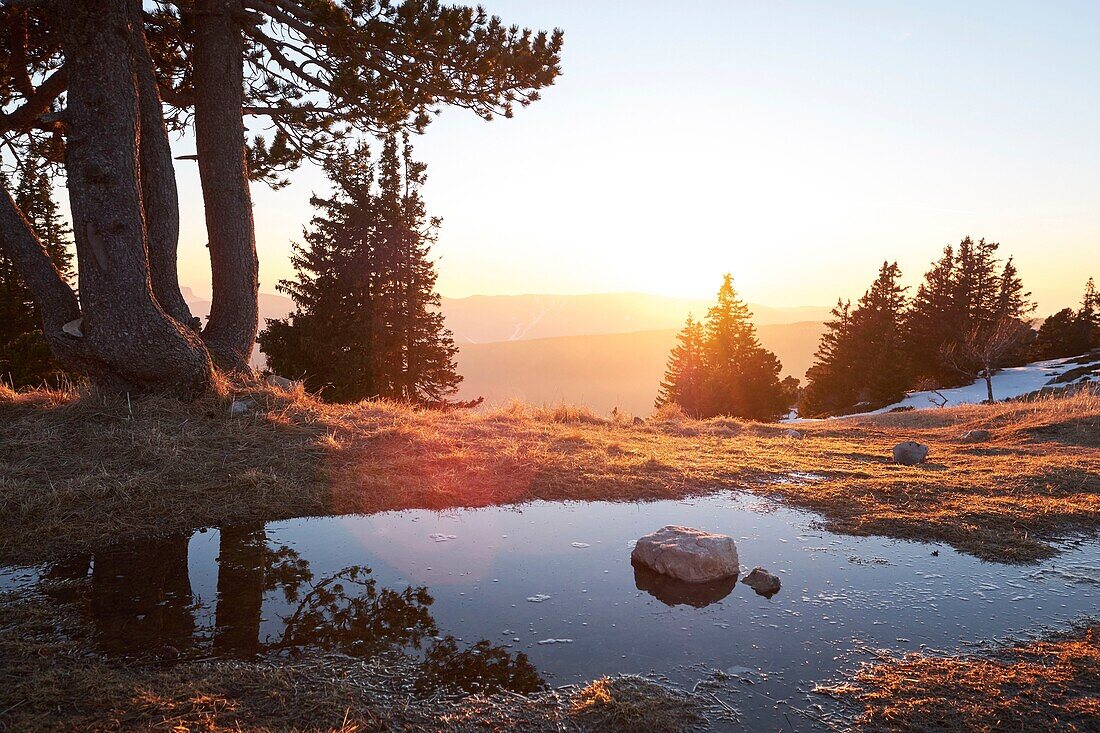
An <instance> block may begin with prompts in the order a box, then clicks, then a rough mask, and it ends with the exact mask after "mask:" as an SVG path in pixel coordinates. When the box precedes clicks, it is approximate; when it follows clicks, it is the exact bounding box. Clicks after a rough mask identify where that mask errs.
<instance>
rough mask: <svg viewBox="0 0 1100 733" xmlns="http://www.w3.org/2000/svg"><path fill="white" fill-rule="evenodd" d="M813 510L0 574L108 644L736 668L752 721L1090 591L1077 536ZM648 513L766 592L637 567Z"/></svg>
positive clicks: (381, 520)
mask: <svg viewBox="0 0 1100 733" xmlns="http://www.w3.org/2000/svg"><path fill="white" fill-rule="evenodd" d="M813 519H814V518H813V517H812V516H811V515H807V514H804V513H800V512H796V511H792V510H790V509H787V508H784V507H782V506H780V505H777V504H774V503H772V502H766V501H761V500H760V499H757V498H752V497H745V496H742V495H736V494H728V493H722V494H716V495H713V496H710V497H706V498H700V499H693V500H687V501H680V502H671V501H665V502H655V503H649V504H622V503H603V502H596V503H565V504H562V503H547V502H536V503H532V504H528V505H525V506H523V507H522V508H519V509H516V508H490V509H477V510H462V511H455V512H451V513H446V514H437V513H433V512H428V511H406V512H390V513H384V514H378V515H372V516H346V517H326V518H315V519H299V520H291V521H284V522H275V523H272V524H269V525H267V527H266V528H263V527H251V528H234V529H226V530H224V531H218V530H209V531H204V532H197V533H195V534H194V535H192V536H191V537H190V538H178V539H174V540H158V541H148V542H143V543H139V544H136V545H132V546H121V547H117V548H114V549H112V550H108V551H104V552H101V553H98V554H97V555H96V556H95V557H94V558H90V557H80V558H74V559H73V560H72V561H71V562H67V563H61V564H58V565H57V566H54V567H52V568H49V569H47V570H41V571H39V570H35V571H26V570H18V569H8V570H7V571H5V572H4V573H2V574H0V586H8V587H19V586H29V585H33V584H34V583H35V582H36V579H37V577H39V574H40V573H45V574H47V575H49V576H51V577H53V578H55V579H64V578H90V580H81V581H78V582H75V583H60V584H44V585H43V587H51V588H52V590H51V591H50V592H51V593H53V594H55V595H57V597H58V599H59V600H73V599H74V598H77V599H79V602H80V604H82V605H81V607H82V608H84V609H85V610H86V612H87V613H88V614H90V617H91V618H92V619H93V620H94V623H95V626H96V628H97V630H98V631H99V632H100V634H101V636H100V642H101V643H102V644H104V646H106V647H107V648H110V649H112V650H114V651H126V652H139V651H149V650H156V649H161V648H165V647H168V648H171V650H173V651H178V652H179V653H180V654H182V655H184V656H206V655H210V654H226V655H229V654H232V655H241V654H245V655H247V654H252V653H256V652H260V651H273V650H274V651H277V652H278V651H281V652H287V653H289V652H291V651H293V650H294V649H295V648H297V647H299V646H302V645H305V646H318V647H322V648H327V649H336V650H339V651H341V652H344V653H352V654H360V655H364V656H365V655H368V654H371V653H374V652H375V651H377V650H378V649H379V648H381V647H382V646H384V645H386V644H390V643H396V644H400V645H403V646H405V647H406V648H413V649H416V650H417V651H416V653H417V654H419V655H420V657H421V658H424V659H426V660H428V661H429V662H432V663H433V665H434V666H431V670H432V673H433V674H435V675H437V676H438V677H439V678H440V679H449V680H452V681H454V680H463V679H465V680H466V683H465V684H464V686H465V687H466V688H467V689H478V686H479V685H480V684H482V683H481V682H477V681H476V680H477V679H483V678H484V679H488V682H485V683H484V684H483V685H482V686H483V687H491V686H492V683H493V681H494V680H495V681H496V682H497V683H500V685H503V686H506V687H512V688H513V689H525V686H526V689H532V688H533V687H535V686H537V680H538V676H539V675H541V677H542V678H544V679H545V680H546V681H547V682H549V683H550V684H552V685H554V684H561V683H565V682H575V681H581V680H587V679H591V678H594V677H598V676H600V675H603V674H612V673H621V672H636V673H647V672H657V673H659V674H663V675H666V676H667V677H668V678H669V679H671V680H673V681H675V682H677V683H680V684H684V685H686V686H689V687H690V686H691V685H692V684H693V683H694V682H696V681H698V680H699V679H701V678H702V677H703V676H704V674H705V670H704V668H713V669H719V670H723V671H726V672H728V673H729V674H732V675H734V676H735V677H737V678H740V679H742V680H746V681H749V682H752V683H753V684H752V685H751V686H750V685H748V684H746V685H743V686H741V688H740V690H741V691H739V692H738V693H737V696H736V697H735V699H734V701H735V703H736V704H737V705H738V707H740V708H741V709H742V711H743V712H744V717H743V721H742V722H743V723H745V724H746V725H748V726H749V727H753V726H754V725H760V726H766V727H768V728H775V727H777V725H779V726H783V725H786V719H785V718H784V716H783V712H784V710H785V709H786V708H785V707H784V704H783V703H780V704H779V705H778V707H777V706H776V703H777V702H780V701H787V702H789V703H790V704H792V705H794V706H798V707H804V706H805V705H807V704H808V701H807V698H806V696H805V693H806V691H807V690H808V689H809V688H810V687H811V686H812V684H813V683H814V682H819V681H825V680H828V679H832V678H835V677H836V676H837V674H838V673H839V672H840V671H842V670H845V669H850V668H851V667H852V666H853V665H854V664H856V663H857V662H858V661H860V660H862V659H865V658H866V657H865V656H864V655H862V654H861V653H860V650H861V649H865V648H868V647H869V648H874V649H887V650H892V651H910V650H918V649H921V648H922V647H923V648H929V649H934V650H943V651H955V650H959V649H961V648H965V646H966V645H967V644H969V643H971V642H979V641H983V640H987V639H991V638H997V637H1002V636H1006V635H1015V634H1021V633H1027V632H1030V631H1035V630H1038V629H1039V628H1040V627H1054V628H1057V627H1059V626H1060V625H1063V624H1065V623H1067V622H1069V621H1071V620H1073V619H1078V618H1081V617H1082V616H1084V615H1087V614H1090V613H1093V614H1094V613H1095V609H1096V608H1097V607H1100V543H1097V542H1095V541H1089V542H1078V543H1076V544H1075V545H1073V546H1070V547H1067V549H1066V551H1065V552H1064V553H1063V554H1061V555H1060V556H1058V557H1057V558H1054V559H1052V560H1047V561H1044V562H1042V563H1040V564H1038V565H1031V566H1022V567H1021V566H1009V565H997V564H991V563H985V562H981V561H979V560H977V559H975V558H972V557H968V556H965V555H959V554H957V553H955V552H954V551H953V550H951V549H950V548H948V547H946V546H937V545H925V544H918V543H911V542H898V541H892V540H885V539H882V538H854V537H846V536H842V535H833V534H829V533H827V532H823V531H820V530H819V529H816V528H815V527H814V522H813ZM665 524H684V525H688V526H693V527H698V528H700V529H705V530H708V531H713V532H721V533H726V534H730V535H732V536H733V537H734V538H735V539H736V540H737V544H738V551H739V554H740V559H741V563H742V569H743V572H744V571H747V570H748V569H750V568H752V567H753V566H756V565H762V566H764V567H765V568H767V569H769V570H771V571H772V572H775V573H777V574H778V575H779V576H780V578H781V579H782V582H783V588H782V590H781V591H780V592H779V594H778V595H776V596H775V597H773V598H771V599H766V598H763V597H761V596H758V595H757V594H756V593H755V592H753V590H752V589H751V588H749V587H748V586H746V585H744V584H742V583H740V582H739V583H737V584H736V585H734V584H732V583H725V584H722V583H719V584H712V585H708V586H706V587H703V588H696V589H691V588H687V589H685V588H683V587H681V586H676V585H672V586H669V584H667V583H665V582H664V581H663V580H662V579H661V578H659V577H653V576H652V574H647V573H644V572H636V571H635V569H634V568H633V567H632V566H631V564H630V549H631V547H632V546H633V542H634V540H635V539H636V538H637V537H639V536H641V535H642V534H645V533H647V532H650V531H652V530H654V529H656V528H658V527H661V526H663V525H665ZM933 550H938V551H939V554H938V555H937V556H933V555H932V551H933ZM219 556H220V559H221V562H220V567H219ZM368 569H369V570H368ZM66 594H70V595H69V596H68V597H65V596H66ZM483 640H486V641H487V643H482V641H483ZM520 653H522V654H523V655H525V656H522V657H521V656H519V654H520ZM528 658H529V660H530V664H533V665H534V666H533V668H532V667H531V666H530V664H529V663H528V662H527V659H528ZM535 670H537V674H536V672H535ZM463 675H465V677H463ZM484 679H483V682H484ZM471 680H474V681H473V682H471ZM816 702H821V701H820V700H816ZM789 717H790V718H791V720H792V723H793V724H794V725H795V726H796V727H808V725H807V723H806V721H805V719H799V718H798V717H797V716H794V715H791V716H789ZM800 721H801V723H800Z"/></svg>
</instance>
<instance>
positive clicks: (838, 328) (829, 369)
mask: <svg viewBox="0 0 1100 733" xmlns="http://www.w3.org/2000/svg"><path fill="white" fill-rule="evenodd" d="M832 316H833V317H832V320H829V321H826V322H825V332H824V333H823V334H821V340H820V341H819V342H818V345H817V351H816V352H815V353H814V363H813V366H811V367H810V368H809V369H807V370H806V379H807V381H808V383H807V385H806V388H805V389H804V390H803V391H802V401H801V402H800V403H799V413H800V414H802V415H804V416H809V417H815V416H819V415H831V414H835V413H837V412H839V411H841V410H843V409H844V408H846V407H847V406H849V405H853V404H855V403H856V402H858V397H857V392H856V385H855V382H854V380H853V379H852V378H851V374H850V373H851V367H852V365H851V364H850V363H848V361H847V358H848V349H847V344H848V342H849V340H850V336H849V334H850V330H851V323H852V301H850V300H843V299H838V300H837V302H836V305H835V306H834V307H833V310H832Z"/></svg>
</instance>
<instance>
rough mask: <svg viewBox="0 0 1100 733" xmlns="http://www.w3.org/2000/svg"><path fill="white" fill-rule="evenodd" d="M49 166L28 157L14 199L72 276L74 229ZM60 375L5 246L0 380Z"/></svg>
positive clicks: (29, 382) (0, 266) (33, 382)
mask: <svg viewBox="0 0 1100 733" xmlns="http://www.w3.org/2000/svg"><path fill="white" fill-rule="evenodd" d="M47 170H48V169H47V168H46V166H42V165H38V164H37V163H36V161H35V160H34V159H33V158H29V157H28V158H27V159H25V160H24V161H23V162H22V164H21V165H20V166H19V167H18V170H17V173H18V184H17V185H16V187H15V190H14V194H13V197H12V198H13V199H14V200H15V203H16V205H17V206H18V207H19V208H20V209H21V210H22V211H23V214H24V216H26V217H27V221H28V223H29V224H30V225H31V228H32V229H33V230H34V232H35V234H37V235H38V237H39V239H40V240H41V242H42V244H43V245H44V246H45V248H46V251H47V252H48V253H49V255H50V257H51V258H52V259H53V261H54V264H55V265H56V266H57V268H58V270H59V271H60V272H61V274H62V276H63V277H64V278H65V279H66V280H72V277H73V254H72V249H71V247H72V231H71V230H70V229H69V227H68V226H67V225H66V224H65V222H64V220H63V219H62V218H61V212H60V209H59V207H58V205H57V202H56V201H54V199H53V184H52V181H51V180H50V177H49V176H48V175H47V173H46V171H47ZM0 178H2V179H3V180H2V183H3V187H4V188H5V189H7V188H9V182H8V179H7V176H6V175H5V174H3V173H2V172H0ZM59 374H60V372H59V367H58V365H57V363H56V362H55V360H54V359H53V357H52V355H51V354H50V350H49V346H48V345H47V344H46V341H45V339H44V338H43V336H42V332H41V324H40V322H39V318H38V315H37V313H36V312H35V307H34V299H33V298H32V296H31V292H30V290H29V289H28V288H27V286H26V284H25V283H24V282H23V280H22V278H20V277H19V275H18V273H17V272H16V269H15V264H14V263H13V262H12V261H11V260H10V259H9V258H8V257H7V256H6V255H5V254H4V251H3V249H2V248H0V380H2V381H5V382H9V383H11V384H12V385H13V386H15V387H17V388H18V387H29V386H37V385H41V384H43V383H48V382H51V381H54V380H55V379H56V378H57V377H58V376H59Z"/></svg>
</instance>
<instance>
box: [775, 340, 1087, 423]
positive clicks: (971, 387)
mask: <svg viewBox="0 0 1100 733" xmlns="http://www.w3.org/2000/svg"><path fill="white" fill-rule="evenodd" d="M1079 359H1080V357H1076V356H1074V357H1069V358H1067V359H1050V360H1048V361H1036V362H1033V363H1031V364H1025V365H1024V366H1021V367H1011V368H1009V369H1002V370H1001V371H999V372H997V373H996V374H994V375H993V399H995V400H997V401H1002V400H1007V399H1010V398H1012V397H1019V396H1020V395H1024V394H1027V393H1028V392H1034V391H1035V390H1037V389H1041V388H1042V387H1044V386H1045V385H1046V384H1047V383H1048V382H1050V381H1051V380H1052V379H1054V378H1055V377H1059V376H1061V375H1062V374H1064V373H1065V372H1068V371H1070V370H1071V369H1076V368H1077V367H1080V366H1082V364H1081V362H1080V361H1079ZM944 399H946V400H947V403H946V404H945V405H944V406H945V407H954V406H956V405H973V404H977V403H979V402H984V401H985V399H986V389H985V380H984V379H978V380H975V381H974V382H973V383H971V384H968V385H966V386H963V387H954V388H952V389H941V390H938V394H937V393H934V392H932V391H927V390H925V391H919V392H909V393H908V394H907V395H906V396H905V399H903V400H902V401H901V402H895V403H894V404H892V405H887V406H886V407H883V408H880V409H878V410H872V411H871V412H860V413H856V414H857V415H881V414H882V413H884V412H889V411H890V410H894V409H897V408H899V407H912V408H913V409H916V410H924V409H927V408H930V407H939V406H940V403H941V402H943V400H944ZM840 417H853V415H842V416H840ZM825 419H829V420H832V419H834V418H825ZM814 421H815V419H814V418H797V417H796V418H789V419H787V420H785V421H784V422H814Z"/></svg>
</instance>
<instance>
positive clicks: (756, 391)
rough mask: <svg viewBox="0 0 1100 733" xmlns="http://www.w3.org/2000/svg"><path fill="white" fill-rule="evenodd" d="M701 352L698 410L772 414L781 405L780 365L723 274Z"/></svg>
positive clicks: (710, 414) (708, 413) (781, 408)
mask: <svg viewBox="0 0 1100 733" xmlns="http://www.w3.org/2000/svg"><path fill="white" fill-rule="evenodd" d="M705 333H706V342H705V353H706V360H707V376H708V383H707V388H706V403H705V409H704V411H703V412H704V415H705V416H706V417H713V416H716V415H728V416H731V417H744V418H749V419H754V420H774V419H775V418H776V417H778V416H779V415H781V414H783V413H784V412H785V411H786V408H787V405H786V404H784V403H785V390H784V388H783V387H782V386H781V385H780V384H779V372H780V370H781V369H782V366H781V365H780V363H779V359H777V358H776V356H775V354H773V353H772V352H770V351H768V350H767V349H765V348H763V347H762V346H761V345H760V341H759V340H758V339H757V337H756V326H754V325H753V323H752V313H751V312H750V311H749V308H748V306H746V305H745V303H744V302H743V301H742V300H741V299H740V298H738V297H737V292H736V291H735V290H734V288H733V277H732V276H731V275H729V274H726V275H725V276H724V278H723V280H722V286H721V287H720V288H719V289H718V302H717V303H716V304H715V305H714V306H712V307H711V308H710V310H709V311H708V312H707V320H706V326H705Z"/></svg>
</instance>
